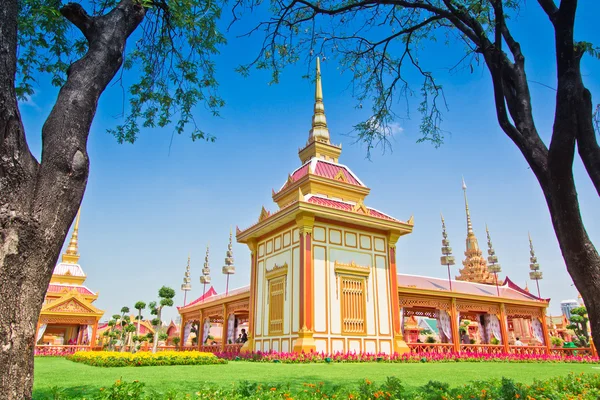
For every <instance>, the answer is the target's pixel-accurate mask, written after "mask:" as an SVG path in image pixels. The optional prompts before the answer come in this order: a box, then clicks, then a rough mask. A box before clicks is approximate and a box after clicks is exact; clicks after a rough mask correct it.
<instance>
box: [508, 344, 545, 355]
mask: <svg viewBox="0 0 600 400" xmlns="http://www.w3.org/2000/svg"><path fill="white" fill-rule="evenodd" d="M508 348H509V350H508V351H509V353H511V354H520V355H521V354H523V355H543V354H548V348H547V347H546V346H508Z"/></svg>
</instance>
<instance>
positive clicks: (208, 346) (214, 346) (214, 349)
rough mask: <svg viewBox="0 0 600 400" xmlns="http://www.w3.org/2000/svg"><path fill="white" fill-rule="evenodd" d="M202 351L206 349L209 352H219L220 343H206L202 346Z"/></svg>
mask: <svg viewBox="0 0 600 400" xmlns="http://www.w3.org/2000/svg"><path fill="white" fill-rule="evenodd" d="M200 351H205V352H207V353H217V352H219V351H221V345H220V344H205V345H202V346H200Z"/></svg>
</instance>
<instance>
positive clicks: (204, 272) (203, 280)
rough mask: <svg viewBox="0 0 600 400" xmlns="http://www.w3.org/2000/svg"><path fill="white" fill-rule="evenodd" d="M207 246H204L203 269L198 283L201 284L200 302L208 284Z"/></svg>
mask: <svg viewBox="0 0 600 400" xmlns="http://www.w3.org/2000/svg"><path fill="white" fill-rule="evenodd" d="M208 255H209V245H206V255H205V256H204V268H202V275H200V283H201V284H202V301H204V295H205V294H206V285H207V284H209V283H210V264H209V262H208Z"/></svg>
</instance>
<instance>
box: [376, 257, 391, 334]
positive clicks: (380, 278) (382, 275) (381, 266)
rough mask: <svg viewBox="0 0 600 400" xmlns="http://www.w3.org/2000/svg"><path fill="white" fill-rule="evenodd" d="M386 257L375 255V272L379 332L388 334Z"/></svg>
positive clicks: (388, 305)
mask: <svg viewBox="0 0 600 400" xmlns="http://www.w3.org/2000/svg"><path fill="white" fill-rule="evenodd" d="M386 262H387V259H386V257H383V256H375V267H376V268H375V273H376V274H377V287H378V291H377V295H378V297H379V299H378V302H377V304H378V305H379V332H380V333H381V334H383V335H389V334H390V308H391V307H390V304H389V301H390V299H389V295H388V290H386V285H387V277H386V275H387V273H388V271H387V265H386Z"/></svg>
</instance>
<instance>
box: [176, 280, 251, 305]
mask: <svg viewBox="0 0 600 400" xmlns="http://www.w3.org/2000/svg"><path fill="white" fill-rule="evenodd" d="M211 291H212V292H211ZM247 292H250V285H248V286H243V287H241V288H237V289H233V290H230V291H229V293H228V294H225V293H222V294H217V292H216V291H215V289H214V288H213V287H212V286H211V287H210V290H209V291H208V292H206V294H205V295H204V296H200V297H199V298H198V299H196V300H194V301H192V302H191V303H188V304H187V305H186V306H185V307H177V309H178V310H184V309H186V308H189V307H191V306H193V305H194V304H198V303H199V302H200V301H202V299H203V298H204V303H207V304H208V303H212V302H213V301H216V300H219V299H222V298H225V297H232V296H236V295H238V294H243V293H247ZM209 293H211V295H210V296H207V295H208V294H209Z"/></svg>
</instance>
